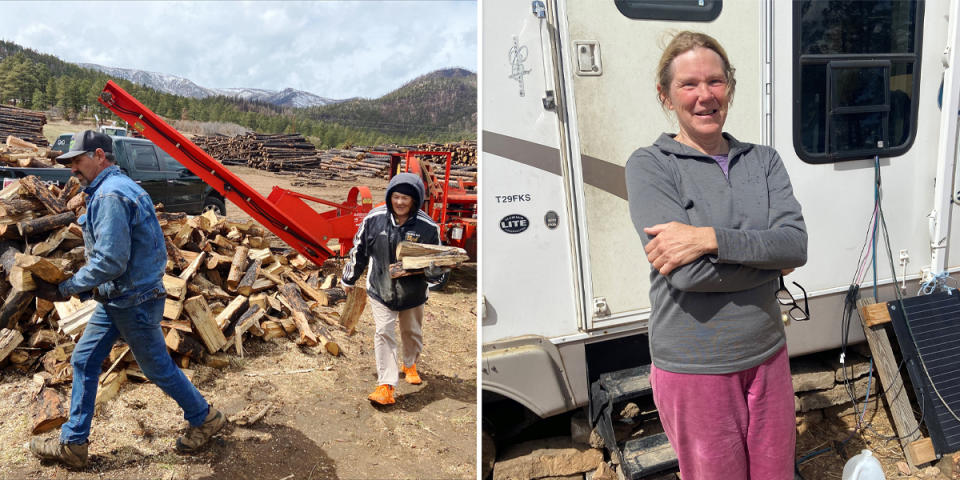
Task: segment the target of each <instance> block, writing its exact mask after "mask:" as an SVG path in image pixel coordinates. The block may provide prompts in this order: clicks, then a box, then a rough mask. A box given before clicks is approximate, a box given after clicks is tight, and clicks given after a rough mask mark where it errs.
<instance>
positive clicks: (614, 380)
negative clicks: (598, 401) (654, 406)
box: [599, 365, 651, 403]
mask: <svg viewBox="0 0 960 480" xmlns="http://www.w3.org/2000/svg"><path fill="white" fill-rule="evenodd" d="M599 382H600V385H601V386H602V387H603V389H604V390H605V391H606V392H607V395H608V396H609V401H612V402H613V403H619V402H623V401H626V400H632V399H634V398H640V397H645V396H647V395H649V394H650V392H651V388H650V365H642V366H639V367H633V368H627V369H625V370H618V371H616V372H609V373H603V374H601V375H600V380H599Z"/></svg>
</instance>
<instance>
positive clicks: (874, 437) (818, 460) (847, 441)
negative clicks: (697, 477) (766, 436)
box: [494, 396, 960, 480]
mask: <svg viewBox="0 0 960 480" xmlns="http://www.w3.org/2000/svg"><path fill="white" fill-rule="evenodd" d="M648 400H649V399H648ZM914 406H916V403H915V400H914ZM858 408H859V412H861V414H862V415H863V420H862V424H863V425H865V426H866V425H869V427H865V428H864V433H862V434H861V433H857V432H856V431H857V415H856V414H855V413H854V411H853V408H852V407H851V405H850V404H849V403H847V404H845V405H840V406H836V407H830V408H826V409H823V410H815V411H811V412H807V413H805V414H798V416H797V419H796V420H797V449H796V452H797V453H796V455H797V460H802V462H801V464H800V468H799V473H800V476H797V477H795V478H796V480H829V479H841V478H842V473H843V467H844V465H845V464H846V462H847V460H849V459H850V458H851V457H853V456H854V455H857V454H859V453H860V451H861V450H864V449H868V450H870V451H872V452H873V456H874V457H876V458H877V459H878V460H879V461H880V463H881V465H882V466H883V471H884V474H885V476H886V478H887V479H888V480H894V479H898V480H907V479H913V480H951V479H953V478H960V477H950V476H949V475H948V474H945V473H944V472H941V470H940V468H939V463H938V462H936V461H935V462H933V463H932V464H927V465H925V466H923V468H920V469H914V470H912V471H911V469H910V468H909V467H908V465H907V462H906V458H905V457H904V455H903V450H902V449H901V447H900V443H899V441H897V440H896V439H895V438H893V437H894V435H895V431H894V429H893V426H892V425H893V423H892V420H891V417H890V416H889V410H888V409H887V406H886V402H885V401H883V400H882V399H878V397H876V396H871V397H870V401H869V403H868V404H867V406H866V412H865V413H863V403H862V402H861V403H860V404H858ZM654 409H655V407H654V406H653V404H652V402H648V403H645V404H644V403H641V405H640V407H639V411H641V412H644V413H643V414H642V415H641V417H642V418H644V420H642V421H640V422H636V421H634V422H633V425H634V427H633V428H632V429H631V428H630V427H626V428H625V430H627V431H629V432H633V433H632V434H631V435H634V436H645V435H651V434H655V433H659V432H662V431H663V430H662V427H660V425H659V421H658V420H657V419H656V414H655V412H654ZM574 414H575V412H569V413H567V414H564V415H559V416H557V417H553V418H551V419H548V420H544V421H541V422H538V423H536V424H534V425H533V426H531V427H529V428H528V429H527V430H526V431H524V432H523V433H522V434H520V435H519V436H518V437H516V438H514V439H512V440H511V441H509V442H506V443H503V442H498V443H497V446H496V450H497V452H498V454H503V453H504V452H507V451H508V449H509V448H510V447H511V446H512V445H515V444H519V443H522V442H527V441H531V440H537V439H547V438H552V437H564V436H568V435H570V417H571V416H573V415H574ZM648 414H649V415H651V416H652V417H648V416H647V415H648ZM914 414H915V416H916V417H917V418H919V414H920V412H914ZM634 420H636V419H634ZM617 429H618V430H619V429H620V427H617ZM921 434H922V435H923V436H928V435H927V433H926V429H925V428H924V427H922V426H921ZM818 452H819V453H818ZM498 460H504V458H503V457H502V456H501V457H500V458H498ZM943 461H949V460H943ZM495 469H496V467H494V470H495ZM649 478H651V480H677V479H680V478H681V477H680V475H679V471H678V470H677V469H674V470H672V471H669V472H663V473H660V474H655V475H653V476H652V477H649Z"/></svg>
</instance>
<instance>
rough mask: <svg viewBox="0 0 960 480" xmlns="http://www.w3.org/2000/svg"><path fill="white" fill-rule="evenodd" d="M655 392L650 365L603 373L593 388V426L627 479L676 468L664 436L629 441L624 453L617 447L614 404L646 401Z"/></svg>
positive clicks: (651, 436) (658, 435)
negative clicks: (640, 399)
mask: <svg viewBox="0 0 960 480" xmlns="http://www.w3.org/2000/svg"><path fill="white" fill-rule="evenodd" d="M652 392H653V389H652V388H651V387H650V365H641V366H639V367H631V368H627V369H624V370H618V371H615V372H608V373H603V374H600V378H598V379H597V380H596V381H595V382H593V384H591V385H590V406H589V412H590V420H591V425H592V426H595V427H597V431H598V432H599V433H600V436H601V437H603V443H604V445H605V446H606V447H607V450H609V451H610V455H611V457H616V458H617V459H619V462H620V465H621V468H622V471H623V473H624V477H625V478H627V479H631V480H632V479H639V478H643V477H646V476H648V475H652V474H654V473H657V472H662V471H664V470H667V469H670V468H673V467H675V466H676V465H677V455H676V454H675V453H674V451H673V448H672V447H671V446H670V442H669V441H668V440H667V435H666V434H664V433H659V434H656V435H650V436H647V437H643V438H637V439H633V440H630V441H628V442H627V443H626V444H625V445H624V446H623V449H622V450H621V449H620V446H619V445H618V444H617V440H616V435H615V432H614V429H613V407H614V404H620V403H623V402H627V401H630V400H634V399H639V398H643V397H646V396H649V395H650V394H651V393H652Z"/></svg>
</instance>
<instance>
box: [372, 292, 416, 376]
mask: <svg viewBox="0 0 960 480" xmlns="http://www.w3.org/2000/svg"><path fill="white" fill-rule="evenodd" d="M368 304H369V305H370V310H371V311H372V312H373V322H374V324H375V325H376V332H375V333H374V334H373V351H374V354H375V355H376V357H377V385H392V386H394V387H396V386H397V380H398V379H399V378H400V367H399V366H398V365H397V337H396V330H397V323H399V324H400V341H401V342H403V358H402V360H403V365H404V366H406V367H409V366H411V365H413V364H415V363H417V358H419V357H420V350H422V349H423V334H422V331H421V325H422V323H423V305H420V306H417V307H413V308H408V309H406V310H400V311H396V310H390V309H389V308H388V307H387V306H386V305H384V304H382V303H380V302H378V301H376V300H374V299H373V298H370V299H369V300H368Z"/></svg>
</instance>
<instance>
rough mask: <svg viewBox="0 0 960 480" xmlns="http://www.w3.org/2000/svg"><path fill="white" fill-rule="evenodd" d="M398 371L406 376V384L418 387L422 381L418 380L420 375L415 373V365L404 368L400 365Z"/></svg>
mask: <svg viewBox="0 0 960 480" xmlns="http://www.w3.org/2000/svg"><path fill="white" fill-rule="evenodd" d="M400 370H401V371H402V372H403V373H404V375H406V380H407V383H410V384H413V385H420V384H421V383H422V382H423V380H420V375H419V374H418V373H417V364H416V363H414V364H413V365H411V366H410V367H406V366H404V365H403V364H400Z"/></svg>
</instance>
